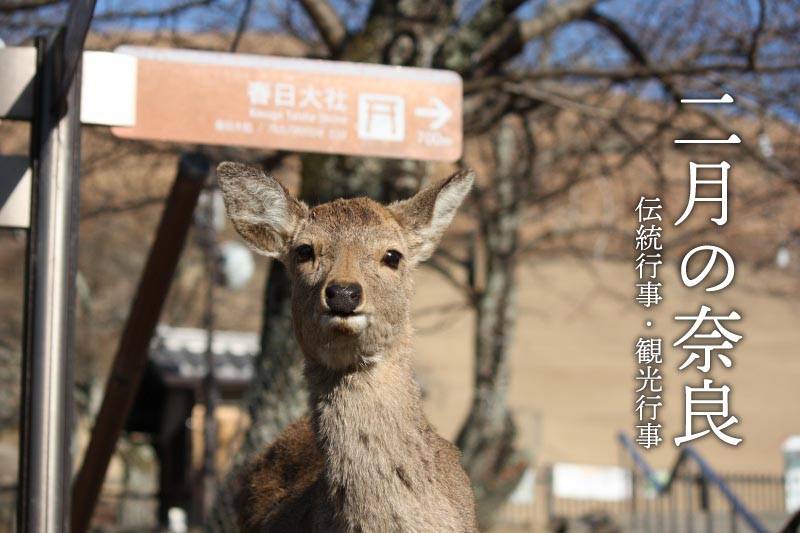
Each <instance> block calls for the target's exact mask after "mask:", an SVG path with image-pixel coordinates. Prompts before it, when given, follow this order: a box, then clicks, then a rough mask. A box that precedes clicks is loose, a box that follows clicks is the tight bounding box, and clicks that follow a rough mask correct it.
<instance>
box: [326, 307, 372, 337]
mask: <svg viewBox="0 0 800 533" xmlns="http://www.w3.org/2000/svg"><path fill="white" fill-rule="evenodd" d="M321 322H322V326H323V327H325V328H329V329H331V330H333V331H335V332H336V333H341V334H343V335H359V334H360V333H362V332H363V331H364V330H365V329H367V326H368V325H369V320H368V318H367V315H365V314H364V313H332V312H327V313H325V314H323V315H322V321H321Z"/></svg>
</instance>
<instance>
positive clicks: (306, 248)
mask: <svg viewBox="0 0 800 533" xmlns="http://www.w3.org/2000/svg"><path fill="white" fill-rule="evenodd" d="M294 256H295V257H296V258H297V262H298V263H305V262H307V261H311V260H313V259H314V248H312V247H311V245H310V244H301V245H300V246H298V247H297V248H295V249H294Z"/></svg>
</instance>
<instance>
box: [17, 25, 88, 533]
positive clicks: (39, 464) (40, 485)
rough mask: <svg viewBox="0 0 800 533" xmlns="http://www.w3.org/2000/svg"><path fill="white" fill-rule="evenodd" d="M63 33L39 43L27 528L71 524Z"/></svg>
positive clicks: (73, 251) (76, 117) (73, 202)
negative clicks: (58, 91) (60, 88)
mask: <svg viewBox="0 0 800 533" xmlns="http://www.w3.org/2000/svg"><path fill="white" fill-rule="evenodd" d="M62 36H63V34H62V33H58V34H54V35H53V36H52V37H51V38H50V39H49V40H48V42H47V43H45V42H44V40H38V41H37V50H38V54H37V74H36V81H35V88H34V106H35V107H34V124H33V128H32V133H31V141H32V142H31V159H32V168H33V169H34V173H33V176H34V179H33V187H34V189H33V190H34V195H33V201H32V204H33V205H32V211H31V230H30V233H29V244H28V253H29V255H28V259H27V261H28V269H27V276H28V279H27V295H26V296H27V297H26V310H25V357H24V359H23V385H22V386H23V415H22V420H23V423H22V427H21V431H20V450H21V454H20V470H19V475H20V482H19V485H20V491H19V496H18V497H19V501H18V514H17V527H18V529H19V531H21V532H25V533H27V532H31V533H32V532H48V533H49V532H60V531H64V530H65V528H66V526H65V524H67V523H69V479H70V474H71V456H70V449H71V419H72V364H71V363H72V360H73V346H72V345H73V335H72V331H73V325H74V315H73V310H74V305H73V302H74V287H75V272H76V259H77V234H78V225H77V209H78V175H79V172H78V165H79V159H80V156H79V154H80V109H79V105H80V76H79V75H76V76H75V77H74V78H73V81H72V83H71V84H69V86H68V91H67V94H66V95H65V96H66V98H65V99H64V100H59V99H57V98H56V97H55V94H56V88H57V87H58V84H59V82H60V81H61V77H60V75H59V73H60V69H61V67H62V65H61V60H62V45H63V41H62Z"/></svg>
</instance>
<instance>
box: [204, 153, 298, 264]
mask: <svg viewBox="0 0 800 533" xmlns="http://www.w3.org/2000/svg"><path fill="white" fill-rule="evenodd" d="M217 178H218V179H219V183H220V187H221V188H222V195H223V198H224V199H225V210H226V211H227V212H228V217H229V218H230V219H231V221H232V222H233V226H234V227H235V228H236V231H238V232H239V235H241V236H242V237H243V238H244V240H245V241H246V242H247V244H248V245H249V246H250V247H251V248H252V249H253V250H255V251H256V252H257V253H259V254H261V255H266V256H268V257H274V258H277V259H282V258H283V257H284V256H285V254H286V252H287V251H288V246H289V239H291V237H292V235H293V234H294V232H295V230H296V229H297V227H298V224H299V223H300V222H301V221H302V220H303V219H304V218H305V217H306V215H307V214H308V207H307V206H306V205H305V204H304V203H302V202H299V201H297V200H295V199H294V198H292V196H291V195H290V194H289V192H288V191H287V190H286V189H285V188H284V187H283V185H281V184H280V183H279V182H278V181H277V180H276V179H275V178H272V177H270V176H267V175H266V174H264V172H263V171H261V170H260V169H257V168H254V167H250V166H247V165H243V164H241V163H231V162H225V163H221V164H220V165H219V166H218V167H217Z"/></svg>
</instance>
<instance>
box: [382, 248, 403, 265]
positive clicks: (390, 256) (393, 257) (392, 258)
mask: <svg viewBox="0 0 800 533" xmlns="http://www.w3.org/2000/svg"><path fill="white" fill-rule="evenodd" d="M402 258H403V254H401V253H400V252H398V251H397V250H387V251H386V253H385V254H383V259H381V263H383V264H384V265H386V266H388V267H389V268H391V269H393V270H397V267H398V266H400V260H401V259H402Z"/></svg>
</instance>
